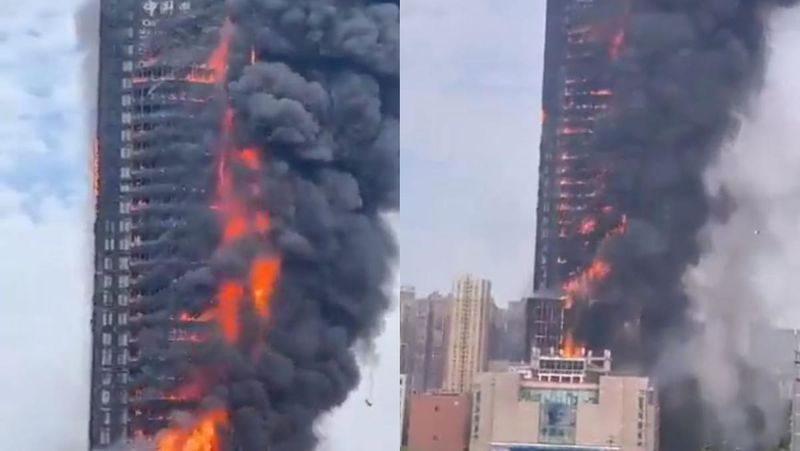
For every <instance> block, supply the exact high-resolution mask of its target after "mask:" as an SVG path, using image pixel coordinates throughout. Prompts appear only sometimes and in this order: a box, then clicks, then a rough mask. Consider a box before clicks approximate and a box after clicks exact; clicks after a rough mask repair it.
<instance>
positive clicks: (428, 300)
mask: <svg viewBox="0 0 800 451" xmlns="http://www.w3.org/2000/svg"><path fill="white" fill-rule="evenodd" d="M452 304H453V302H452V300H451V299H450V297H448V296H443V295H441V294H439V293H432V294H431V295H429V296H427V297H425V298H422V299H417V300H416V301H415V302H414V305H413V307H412V308H411V314H410V315H409V317H410V320H409V322H410V327H409V328H408V329H409V335H410V336H409V338H408V340H407V341H408V348H407V370H408V375H409V379H410V380H409V390H410V392H411V393H424V392H427V391H436V390H439V389H441V388H442V384H443V381H444V371H445V362H446V356H447V338H448V331H449V329H450V311H451V309H452Z"/></svg>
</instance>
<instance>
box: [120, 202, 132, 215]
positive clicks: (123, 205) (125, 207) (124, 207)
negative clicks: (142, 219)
mask: <svg viewBox="0 0 800 451" xmlns="http://www.w3.org/2000/svg"><path fill="white" fill-rule="evenodd" d="M119 212H120V213H122V214H127V213H130V212H131V203H130V201H122V202H120V203H119Z"/></svg>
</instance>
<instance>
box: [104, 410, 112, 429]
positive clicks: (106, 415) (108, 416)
mask: <svg viewBox="0 0 800 451" xmlns="http://www.w3.org/2000/svg"><path fill="white" fill-rule="evenodd" d="M103 424H105V425H106V426H108V425H110V424H111V411H110V410H106V411H104V412H103Z"/></svg>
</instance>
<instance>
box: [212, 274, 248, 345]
mask: <svg viewBox="0 0 800 451" xmlns="http://www.w3.org/2000/svg"><path fill="white" fill-rule="evenodd" d="M242 296H244V289H243V288H242V286H241V285H240V284H239V283H238V282H225V283H223V284H222V286H221V287H220V289H219V293H218V294H217V299H218V300H219V324H220V327H221V328H222V336H223V337H225V341H227V342H228V343H235V342H236V340H237V339H238V338H239V301H240V300H241V299H242Z"/></svg>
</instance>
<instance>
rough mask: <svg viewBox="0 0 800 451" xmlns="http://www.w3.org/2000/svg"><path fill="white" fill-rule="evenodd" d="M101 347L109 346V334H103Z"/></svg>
mask: <svg viewBox="0 0 800 451" xmlns="http://www.w3.org/2000/svg"><path fill="white" fill-rule="evenodd" d="M103 346H111V334H110V333H108V332H104V333H103Z"/></svg>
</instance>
